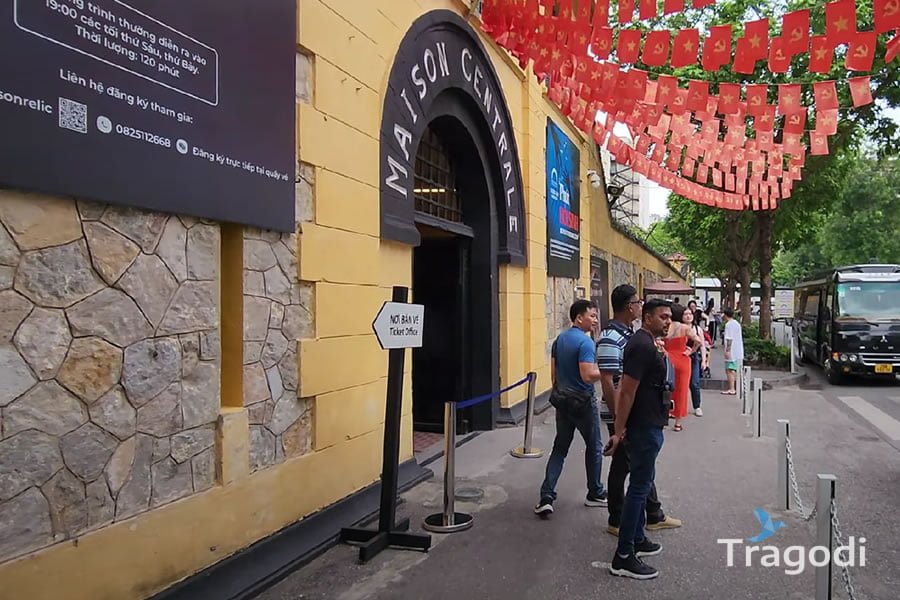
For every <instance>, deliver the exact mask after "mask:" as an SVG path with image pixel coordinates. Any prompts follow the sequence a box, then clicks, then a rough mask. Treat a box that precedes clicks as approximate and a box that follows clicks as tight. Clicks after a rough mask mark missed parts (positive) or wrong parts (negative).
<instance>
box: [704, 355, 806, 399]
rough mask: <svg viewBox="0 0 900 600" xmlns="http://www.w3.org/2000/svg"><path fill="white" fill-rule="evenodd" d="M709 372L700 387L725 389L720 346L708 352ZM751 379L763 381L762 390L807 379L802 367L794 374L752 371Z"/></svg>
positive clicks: (798, 367) (798, 382)
mask: <svg viewBox="0 0 900 600" xmlns="http://www.w3.org/2000/svg"><path fill="white" fill-rule="evenodd" d="M709 372H710V375H711V377H710V378H709V379H701V380H700V387H701V388H702V389H704V390H708V391H709V392H713V391H719V390H723V389H725V387H726V379H725V350H724V349H723V348H722V344H717V345H716V347H715V348H713V349H712V350H710V356H709ZM752 377H753V378H754V379H755V378H757V377H759V378H761V379H762V380H763V386H764V387H763V389H772V388H777V387H785V386H789V385H799V384H801V383H803V382H804V381H806V378H807V376H806V373H805V372H804V370H803V367H802V366H800V365H798V366H797V372H796V373H791V372H790V371H768V370H764V369H753V372H752Z"/></svg>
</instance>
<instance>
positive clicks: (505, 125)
mask: <svg viewBox="0 0 900 600" xmlns="http://www.w3.org/2000/svg"><path fill="white" fill-rule="evenodd" d="M381 177H382V179H381V181H382V185H381V194H380V201H381V205H380V209H381V237H382V238H383V239H388V240H394V241H398V242H403V243H406V244H410V245H412V246H414V250H413V265H412V297H413V301H414V302H416V303H421V304H424V305H425V328H424V335H423V347H422V348H421V349H417V350H414V351H413V376H412V377H413V421H414V424H415V425H414V426H415V428H416V429H417V430H424V431H442V428H443V406H444V403H445V402H447V401H460V400H464V399H466V398H469V397H471V396H473V395H479V394H484V393H489V392H492V391H495V390H497V389H499V384H500V377H499V373H500V359H499V347H500V343H499V340H500V315H499V294H498V265H499V264H504V263H506V264H512V265H520V266H524V265H525V240H526V236H525V220H524V211H523V203H522V178H521V172H520V167H519V160H518V153H517V148H516V143H515V136H514V133H513V129H512V120H511V118H510V116H509V111H508V110H507V107H506V103H505V100H504V97H503V92H502V88H501V86H500V82H499V80H498V78H497V75H496V73H495V71H494V69H493V66H492V65H491V62H490V60H489V59H488V57H487V55H486V53H485V51H484V48H483V46H482V45H481V42H480V41H479V39H478V36H477V34H476V33H475V32H474V31H473V30H472V29H471V28H470V27H469V26H468V24H467V23H466V22H465V21H464V20H463V19H461V18H460V17H459V16H458V15H456V14H455V13H453V12H450V11H445V10H439V11H433V12H431V13H428V14H426V15H424V16H423V17H421V18H420V19H418V20H417V21H416V22H415V23H414V24H413V26H412V27H411V29H410V31H409V32H408V33H407V34H406V36H405V37H404V39H403V42H402V43H401V45H400V48H399V49H398V52H397V56H396V57H395V59H394V65H393V67H392V68H391V75H390V80H389V86H388V95H387V96H386V98H385V105H384V114H383V121H382V129H381ZM498 411H499V402H498V401H495V402H486V403H483V404H480V405H478V406H475V407H472V408H470V409H466V410H464V411H461V414H460V423H459V426H460V430H461V431H464V430H467V429H490V428H492V427H493V426H494V424H495V422H496V418H497V414H498Z"/></svg>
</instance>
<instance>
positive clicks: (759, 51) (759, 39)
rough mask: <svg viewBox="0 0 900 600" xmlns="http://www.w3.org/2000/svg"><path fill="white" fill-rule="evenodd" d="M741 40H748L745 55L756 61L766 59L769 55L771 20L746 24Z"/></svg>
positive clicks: (760, 20) (759, 20)
mask: <svg viewBox="0 0 900 600" xmlns="http://www.w3.org/2000/svg"><path fill="white" fill-rule="evenodd" d="M741 40H746V48H745V53H746V54H747V55H748V56H749V57H750V58H752V59H753V60H754V61H756V60H761V59H763V58H766V56H767V55H768V54H769V19H758V20H756V21H747V22H746V23H744V37H742V38H741Z"/></svg>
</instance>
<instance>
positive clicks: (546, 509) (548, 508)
mask: <svg viewBox="0 0 900 600" xmlns="http://www.w3.org/2000/svg"><path fill="white" fill-rule="evenodd" d="M534 514H536V515H540V516H541V517H549V516H550V515H552V514H553V500H551V499H550V498H541V501H540V502H538V503H537V506H535V507H534Z"/></svg>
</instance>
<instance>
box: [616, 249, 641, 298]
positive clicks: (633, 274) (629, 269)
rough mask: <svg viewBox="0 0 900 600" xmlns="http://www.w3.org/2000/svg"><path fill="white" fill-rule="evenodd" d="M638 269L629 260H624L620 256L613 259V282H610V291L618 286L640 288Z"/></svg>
mask: <svg viewBox="0 0 900 600" xmlns="http://www.w3.org/2000/svg"><path fill="white" fill-rule="evenodd" d="M638 272H639V271H638V267H637V266H636V265H635V264H634V263H632V262H629V261H627V260H623V259H621V258H619V257H618V256H613V257H612V281H611V282H610V286H611V287H610V290H612V289H613V288H615V287H616V286H620V285H624V284H626V283H627V284H628V285H633V286H634V287H635V288H637V287H638Z"/></svg>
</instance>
